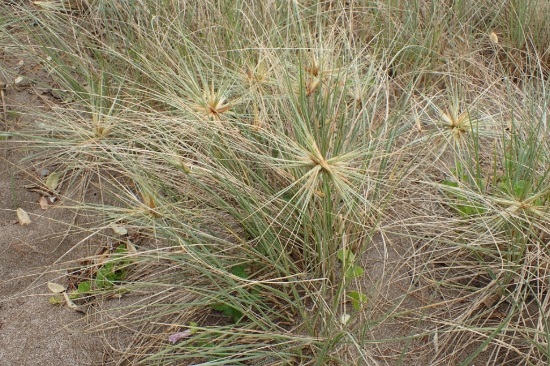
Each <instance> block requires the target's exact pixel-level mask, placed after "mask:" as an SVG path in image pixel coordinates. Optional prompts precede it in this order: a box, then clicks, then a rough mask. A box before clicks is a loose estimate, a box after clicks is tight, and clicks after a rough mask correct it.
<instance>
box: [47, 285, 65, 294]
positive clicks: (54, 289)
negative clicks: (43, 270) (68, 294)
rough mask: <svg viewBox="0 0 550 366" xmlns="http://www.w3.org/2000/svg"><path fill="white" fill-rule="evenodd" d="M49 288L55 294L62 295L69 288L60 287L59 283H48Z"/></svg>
mask: <svg viewBox="0 0 550 366" xmlns="http://www.w3.org/2000/svg"><path fill="white" fill-rule="evenodd" d="M48 288H49V289H50V291H51V292H53V293H54V294H60V293H62V292H65V291H67V288H66V287H65V286H63V285H60V284H59V283H55V282H48Z"/></svg>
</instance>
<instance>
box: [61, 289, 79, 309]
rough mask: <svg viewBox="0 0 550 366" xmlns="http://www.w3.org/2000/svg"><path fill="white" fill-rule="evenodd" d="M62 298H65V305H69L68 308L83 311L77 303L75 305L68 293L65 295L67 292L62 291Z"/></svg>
mask: <svg viewBox="0 0 550 366" xmlns="http://www.w3.org/2000/svg"><path fill="white" fill-rule="evenodd" d="M63 298H64V299H65V302H66V303H67V306H68V307H69V309H73V310H76V311H78V312H83V310H82V309H80V307H79V306H78V305H76V304H75V303H74V302H73V300H71V298H70V297H69V295H67V292H63Z"/></svg>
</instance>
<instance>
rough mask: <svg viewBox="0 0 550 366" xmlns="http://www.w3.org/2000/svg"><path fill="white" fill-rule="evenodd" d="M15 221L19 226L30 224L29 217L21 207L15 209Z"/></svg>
mask: <svg viewBox="0 0 550 366" xmlns="http://www.w3.org/2000/svg"><path fill="white" fill-rule="evenodd" d="M17 219H18V220H19V225H21V226H25V225H28V224H30V223H31V218H30V217H29V214H28V213H27V212H26V211H25V210H23V209H22V208H21V207H19V208H18V209H17Z"/></svg>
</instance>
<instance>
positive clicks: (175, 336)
mask: <svg viewBox="0 0 550 366" xmlns="http://www.w3.org/2000/svg"><path fill="white" fill-rule="evenodd" d="M191 334H193V332H192V331H191V330H189V329H188V330H186V331H184V332H177V333H174V334H170V335H169V336H168V341H169V342H170V343H172V344H176V343H178V341H180V340H182V339H184V338H188V337H190V336H191Z"/></svg>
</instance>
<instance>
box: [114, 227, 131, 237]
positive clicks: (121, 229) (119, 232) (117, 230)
mask: <svg viewBox="0 0 550 366" xmlns="http://www.w3.org/2000/svg"><path fill="white" fill-rule="evenodd" d="M111 229H112V230H113V232H114V233H115V234H116V235H120V236H124V235H127V234H128V230H127V229H126V228H125V227H124V226H111Z"/></svg>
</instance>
